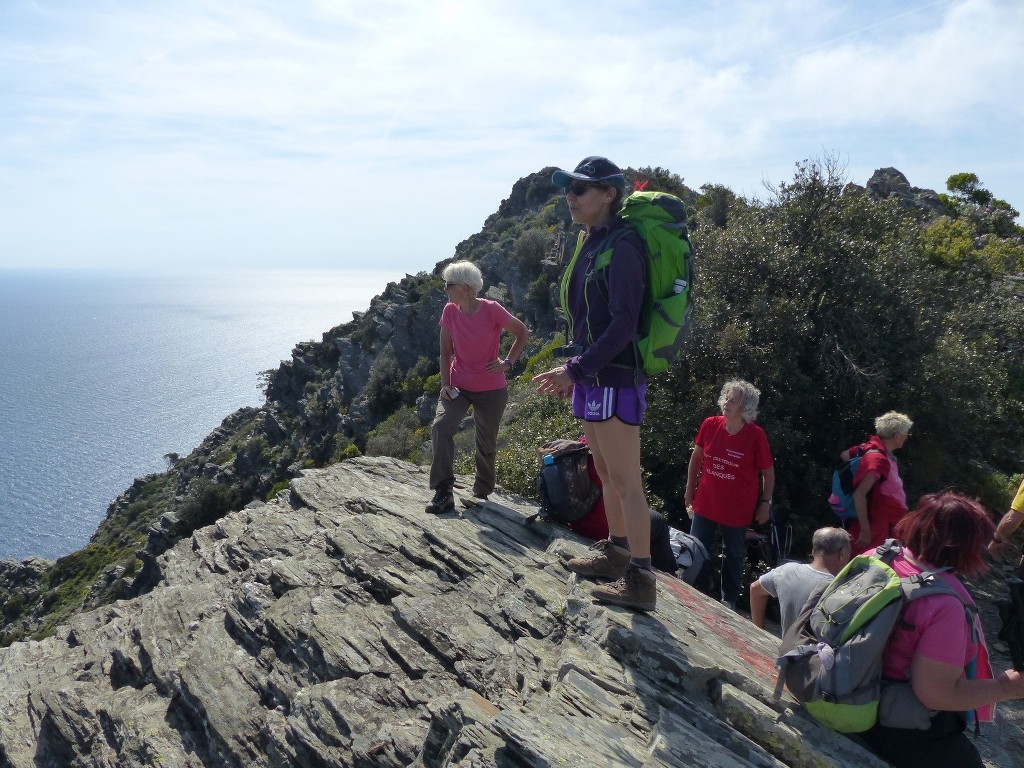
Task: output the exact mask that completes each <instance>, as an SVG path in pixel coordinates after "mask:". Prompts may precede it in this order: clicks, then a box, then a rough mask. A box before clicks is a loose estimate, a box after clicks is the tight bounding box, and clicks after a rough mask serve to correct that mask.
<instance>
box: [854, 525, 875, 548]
mask: <svg viewBox="0 0 1024 768" xmlns="http://www.w3.org/2000/svg"><path fill="white" fill-rule="evenodd" d="M870 543H871V531H865V530H861V533H860V538H858V539H857V540H856V541H855V542H853V551H854V552H863V551H864V550H865V549H867V548H868V545H869V544H870Z"/></svg>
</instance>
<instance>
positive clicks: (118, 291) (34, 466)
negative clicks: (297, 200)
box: [0, 271, 401, 560]
mask: <svg viewBox="0 0 1024 768" xmlns="http://www.w3.org/2000/svg"><path fill="white" fill-rule="evenodd" d="M400 277H401V274H398V273H385V272H354V271H344V272H343V271H332V272H324V271H315V272H314V271H294V272H285V271H280V272H267V271H259V272H213V273H206V274H197V275H186V276H180V275H176V276H174V277H166V276H160V277H156V276H152V275H141V274H132V275H126V274H115V273H91V272H42V271H40V272H33V271H0V530H2V531H3V536H2V538H0V559H15V560H20V559H23V558H25V557H28V556H30V555H38V556H41V557H45V558H48V559H55V558H57V557H60V556H62V555H66V554H69V553H70V552H73V551H75V550H77V549H79V548H81V547H82V546H84V545H85V544H86V543H87V542H88V540H89V537H90V536H91V535H92V533H93V532H94V531H95V530H96V526H97V525H98V524H99V522H100V521H101V520H102V519H103V518H104V516H105V515H106V511H107V507H108V505H109V504H110V502H111V501H113V500H114V498H116V497H117V496H118V495H119V494H120V493H121V492H122V491H124V490H125V489H127V488H128V487H129V486H130V485H131V483H132V481H133V479H134V478H136V477H140V476H142V475H146V474H149V473H152V472H160V471H163V470H165V469H166V468H167V462H166V460H165V459H164V456H165V455H166V454H168V453H172V452H173V453H179V454H181V455H182V456H184V455H186V454H188V453H189V452H191V451H192V449H193V448H195V447H196V446H197V445H198V444H199V443H200V442H201V441H202V440H203V438H204V437H206V436H207V435H208V434H209V433H210V432H211V431H212V430H213V429H214V428H215V427H216V426H217V425H218V424H220V422H221V421H222V420H223V419H224V418H225V417H226V416H228V415H229V414H231V413H233V412H234V411H236V410H238V409H239V408H241V407H244V406H258V405H260V404H262V402H263V393H262V390H261V381H260V374H261V372H263V371H266V370H268V369H271V368H276V367H277V365H278V364H279V362H280V361H281V360H284V359H288V358H290V357H291V350H292V349H293V347H294V346H295V345H296V344H297V343H298V342H301V341H308V340H317V341H319V340H320V338H321V336H322V334H323V332H324V331H327V330H329V329H330V328H332V327H334V326H336V325H340V324H342V323H346V322H348V321H349V320H351V319H352V312H353V311H360V310H365V309H366V308H367V307H368V306H369V303H370V299H371V298H372V297H373V296H375V295H377V294H379V293H381V292H382V291H383V290H384V288H385V286H386V285H387V283H388V281H389V280H397V279H399V278H400Z"/></svg>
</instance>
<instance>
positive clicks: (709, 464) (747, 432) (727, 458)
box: [693, 416, 772, 528]
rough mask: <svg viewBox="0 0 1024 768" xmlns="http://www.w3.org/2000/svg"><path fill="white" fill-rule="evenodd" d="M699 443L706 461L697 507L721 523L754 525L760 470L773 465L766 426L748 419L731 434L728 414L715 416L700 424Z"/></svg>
mask: <svg viewBox="0 0 1024 768" xmlns="http://www.w3.org/2000/svg"><path fill="white" fill-rule="evenodd" d="M695 443H696V444H697V445H699V446H700V447H701V448H702V449H703V450H704V464H703V466H702V467H701V473H700V481H699V482H698V484H697V493H696V495H695V496H694V499H693V509H694V511H695V512H696V513H697V514H698V515H700V516H701V517H706V518H708V519H709V520H712V521H714V522H716V523H718V524H719V525H728V526H730V527H733V528H738V527H739V526H741V525H750V523H751V521H752V520H753V519H754V512H755V511H756V507H757V498H758V497H757V494H758V493H759V492H760V490H761V486H760V482H759V478H758V473H759V472H760V471H761V470H765V469H769V468H771V466H772V453H771V449H770V448H769V447H768V438H767V437H766V436H765V434H764V430H763V429H761V428H760V427H759V426H757V424H749V423H748V424H744V425H743V428H742V429H741V430H740V431H739V432H737V433H736V434H735V435H730V434H729V433H728V431H727V430H726V429H725V416H711V417H709V418H707V419H704V423H703V424H701V425H700V430H699V431H698V432H697V439H696V441H695Z"/></svg>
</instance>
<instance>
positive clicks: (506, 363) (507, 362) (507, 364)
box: [501, 357, 512, 368]
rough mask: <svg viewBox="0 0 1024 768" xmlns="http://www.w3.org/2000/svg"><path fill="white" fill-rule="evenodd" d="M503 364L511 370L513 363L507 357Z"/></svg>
mask: <svg viewBox="0 0 1024 768" xmlns="http://www.w3.org/2000/svg"><path fill="white" fill-rule="evenodd" d="M501 362H502V364H503V365H504V366H505V367H506V368H511V367H512V361H511V360H509V359H508V358H507V357H506V358H505V359H504V360H502V361H501Z"/></svg>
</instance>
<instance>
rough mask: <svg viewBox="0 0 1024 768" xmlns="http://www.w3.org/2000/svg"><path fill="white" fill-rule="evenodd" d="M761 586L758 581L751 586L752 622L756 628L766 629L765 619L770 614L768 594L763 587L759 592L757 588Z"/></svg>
mask: <svg viewBox="0 0 1024 768" xmlns="http://www.w3.org/2000/svg"><path fill="white" fill-rule="evenodd" d="M760 586H761V584H760V582H757V581H755V582H753V583H752V584H751V585H750V620H751V621H752V622H754V626H755V627H758V628H760V629H764V617H765V614H766V613H767V612H768V593H767V592H766V591H765V590H764V588H763V587H761V589H760V591H757V589H756V587H760Z"/></svg>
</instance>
